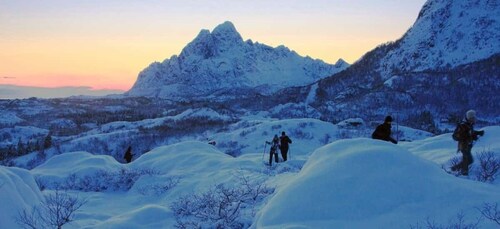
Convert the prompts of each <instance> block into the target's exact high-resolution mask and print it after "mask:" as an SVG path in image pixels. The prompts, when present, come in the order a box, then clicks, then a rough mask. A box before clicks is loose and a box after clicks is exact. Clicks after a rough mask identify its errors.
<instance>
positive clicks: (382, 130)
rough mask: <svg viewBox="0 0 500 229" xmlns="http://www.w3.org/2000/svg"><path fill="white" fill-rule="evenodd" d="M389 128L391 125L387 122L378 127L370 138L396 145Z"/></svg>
mask: <svg viewBox="0 0 500 229" xmlns="http://www.w3.org/2000/svg"><path fill="white" fill-rule="evenodd" d="M391 128H392V126H391V124H390V123H387V122H384V123H382V124H380V125H378V126H377V128H376V129H375V131H373V133H372V138H373V139H379V140H384V141H388V142H392V143H394V144H397V143H398V142H397V141H396V140H394V138H392V137H391Z"/></svg>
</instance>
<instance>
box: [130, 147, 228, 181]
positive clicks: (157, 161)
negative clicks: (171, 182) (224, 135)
mask: <svg viewBox="0 0 500 229" xmlns="http://www.w3.org/2000/svg"><path fill="white" fill-rule="evenodd" d="M231 159H233V158H232V157H231V156H229V155H226V154H224V153H222V152H220V151H219V150H217V148H215V147H213V146H212V145H209V144H207V143H203V142H198V141H186V142H181V143H177V144H173V145H168V146H162V147H158V148H155V149H153V150H151V151H150V152H148V153H146V154H144V155H142V156H141V157H140V158H138V159H137V160H135V161H134V162H132V163H131V164H130V167H131V168H137V169H144V168H148V169H153V170H156V171H158V172H160V173H164V174H168V173H171V172H172V173H177V174H171V175H181V174H185V173H186V172H188V171H189V172H190V173H200V172H203V171H205V170H207V169H212V168H218V169H220V168H222V167H224V166H225V165H226V164H230V160H231Z"/></svg>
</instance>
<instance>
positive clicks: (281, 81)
mask: <svg viewBox="0 0 500 229" xmlns="http://www.w3.org/2000/svg"><path fill="white" fill-rule="evenodd" d="M348 66H349V65H348V64H346V63H345V62H344V63H342V62H341V63H340V64H339V63H337V64H336V65H331V64H327V63H325V62H323V61H321V60H314V59H312V58H309V57H302V56H300V55H298V54H297V53H296V52H294V51H292V50H290V49H289V48H287V47H285V46H284V45H280V46H278V47H276V48H273V47H270V46H267V45H264V44H260V43H258V42H255V43H254V42H253V41H251V40H247V41H243V38H242V37H241V35H240V34H239V33H238V31H237V30H236V28H235V26H234V25H233V23H231V22H229V21H227V22H224V23H222V24H220V25H218V26H217V27H215V29H213V30H212V32H210V31H209V30H201V31H200V33H199V34H198V36H196V38H195V39H194V40H193V41H191V42H190V43H189V44H188V45H187V46H186V47H185V48H184V49H183V50H182V52H181V53H180V54H179V56H178V57H177V56H172V58H170V59H167V60H165V61H163V62H162V63H155V64H151V65H150V66H149V67H147V68H146V69H144V70H143V71H142V72H141V73H140V74H139V77H138V79H137V81H136V83H135V84H134V86H133V87H132V89H131V90H130V91H129V92H127V95H132V96H153V97H169V98H180V99H186V98H188V99H189V98H193V97H206V96H208V95H210V94H213V93H215V92H217V93H218V94H221V93H223V94H228V95H230V96H231V95H232V94H234V93H235V92H237V91H238V90H237V89H244V90H247V91H248V90H250V91H253V92H256V93H262V94H268V93H272V92H275V91H277V90H280V89H283V88H286V87H290V86H303V85H307V84H310V83H313V82H315V81H317V80H319V79H322V78H324V77H328V76H330V75H333V74H334V73H337V72H339V71H341V70H344V69H345V68H347V67H348ZM230 91H232V92H230ZM240 94H241V93H239V94H238V95H239V96H241V95H240Z"/></svg>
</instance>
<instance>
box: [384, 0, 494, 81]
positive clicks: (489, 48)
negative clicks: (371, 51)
mask: <svg viewBox="0 0 500 229" xmlns="http://www.w3.org/2000/svg"><path fill="white" fill-rule="evenodd" d="M498 12H500V4H498V3H497V2H496V1H450V0H429V1H427V2H426V3H425V5H424V6H423V7H422V10H421V11H420V13H419V15H418V18H417V20H416V21H415V23H414V25H413V26H412V27H411V28H410V29H409V30H408V31H407V32H406V34H405V35H404V36H403V37H402V38H401V39H400V40H399V41H397V46H396V48H394V49H393V50H391V51H390V52H389V53H388V55H387V56H386V57H385V58H383V59H382V61H381V63H384V64H383V65H382V66H381V67H382V69H381V70H382V72H384V73H385V74H384V75H385V76H386V77H390V76H391V71H392V70H393V69H399V71H402V72H414V71H423V70H427V69H436V68H451V67H456V66H458V65H462V64H467V63H471V62H474V61H478V60H482V59H486V58H489V57H490V56H492V55H494V54H495V53H498V52H500V46H499V45H498V44H499V43H500V33H498V31H500V17H499V16H498Z"/></svg>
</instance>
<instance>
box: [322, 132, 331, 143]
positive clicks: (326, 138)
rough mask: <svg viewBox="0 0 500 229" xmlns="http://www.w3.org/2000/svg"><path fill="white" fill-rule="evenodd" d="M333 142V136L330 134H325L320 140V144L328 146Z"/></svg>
mask: <svg viewBox="0 0 500 229" xmlns="http://www.w3.org/2000/svg"><path fill="white" fill-rule="evenodd" d="M331 140H332V136H330V134H325V135H324V136H323V137H322V138H320V139H319V142H320V143H321V144H323V145H326V144H328V143H330V141H331Z"/></svg>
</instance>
